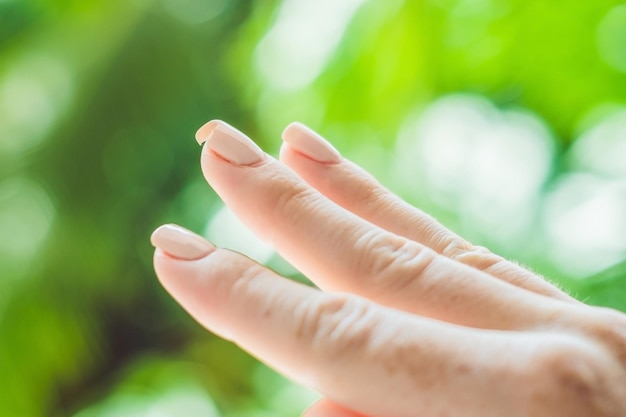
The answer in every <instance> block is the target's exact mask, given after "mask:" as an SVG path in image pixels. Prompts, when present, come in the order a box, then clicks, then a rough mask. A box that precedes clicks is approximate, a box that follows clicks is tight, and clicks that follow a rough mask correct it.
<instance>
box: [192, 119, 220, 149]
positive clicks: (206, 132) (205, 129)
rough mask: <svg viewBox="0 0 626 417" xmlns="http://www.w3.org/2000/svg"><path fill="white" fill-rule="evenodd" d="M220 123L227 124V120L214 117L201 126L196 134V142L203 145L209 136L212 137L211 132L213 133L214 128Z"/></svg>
mask: <svg viewBox="0 0 626 417" xmlns="http://www.w3.org/2000/svg"><path fill="white" fill-rule="evenodd" d="M219 124H226V122H224V121H222V120H218V119H213V120H209V121H208V122H206V123H205V124H203V125H202V126H200V128H199V129H198V130H197V131H196V134H195V138H196V142H198V144H199V145H203V144H204V142H206V141H207V140H209V138H210V137H211V133H213V130H215V128H216V127H217V126H218V125H219Z"/></svg>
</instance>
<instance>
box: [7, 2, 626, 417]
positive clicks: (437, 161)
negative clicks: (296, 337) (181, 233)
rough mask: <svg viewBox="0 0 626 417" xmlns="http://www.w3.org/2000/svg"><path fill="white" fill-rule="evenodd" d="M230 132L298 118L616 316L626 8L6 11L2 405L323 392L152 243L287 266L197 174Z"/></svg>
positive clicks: (38, 408)
mask: <svg viewBox="0 0 626 417" xmlns="http://www.w3.org/2000/svg"><path fill="white" fill-rule="evenodd" d="M212 118H222V119H225V120H227V121H229V122H231V123H232V124H234V125H236V126H238V127H240V128H241V129H242V130H244V131H245V132H247V133H248V134H249V135H250V136H251V137H253V138H255V139H256V140H257V141H258V142H259V144H260V145H261V146H263V147H264V149H266V150H267V151H268V152H270V153H275V152H276V151H277V149H278V147H279V144H280V138H279V137H280V136H279V135H280V132H281V130H282V128H283V127H284V126H285V125H286V124H287V123H288V122H290V121H293V120H300V121H302V122H305V123H307V124H309V125H310V126H312V127H313V128H315V129H317V130H319V131H320V132H321V133H322V134H324V135H325V136H326V137H327V138H329V139H330V140H331V141H332V142H333V143H334V144H335V145H336V146H337V147H338V148H339V149H340V150H341V151H342V152H343V154H344V155H346V156H347V157H349V158H351V159H353V160H354V161H356V162H358V163H359V164H361V165H363V166H364V167H366V168H367V169H369V170H370V171H371V172H373V173H374V174H375V175H377V176H378V177H379V178H380V180H381V181H382V182H383V183H385V184H386V185H387V186H389V187H390V188H391V189H393V190H394V191H396V192H397V193H399V194H400V195H402V196H403V197H405V198H406V199H407V200H409V201H410V202H412V203H413V204H415V205H417V206H419V207H421V208H423V209H425V210H427V211H428V212H430V213H432V214H434V215H435V216H436V217H438V218H439V219H441V221H442V222H443V223H445V224H446V225H448V226H450V227H451V228H453V229H454V230H456V231H457V232H459V233H461V234H463V235H464V236H466V237H467V238H469V239H471V240H473V241H474V242H475V243H479V244H482V245H486V246H489V247H491V248H492V249H493V250H494V251H497V252H500V253H501V254H503V255H506V256H508V257H511V258H513V259H516V260H518V261H519V262H522V263H524V264H526V265H529V266H530V267H532V268H533V269H535V270H537V271H539V272H541V273H543V274H545V275H546V276H548V277H550V278H551V279H553V280H555V281H556V282H559V283H560V284H561V285H562V286H564V287H565V288H568V289H569V290H570V291H571V292H572V293H573V294H574V295H576V296H577V297H579V298H581V299H585V300H587V301H588V302H590V303H593V304H600V305H607V306H611V307H614V308H618V309H622V310H626V4H624V3H623V2H621V1H614V0H593V1H592V0H587V1H579V2H559V1H552V2H551V1H546V0H415V1H409V0H406V1H402V0H283V1H279V0H275V1H260V0H259V1H244V0H101V1H79V0H55V1H44V0H0V237H1V239H0V380H1V381H2V388H1V389H0V416H3V417H5V416H6V417H14V416H15V417H39V416H53V417H56V416H71V417H114V416H148V417H170V416H171V417H175V416H176V417H178V416H199V417H203V416H207V417H217V416H238V417H265V416H268V417H269V416H272V417H282V416H284V417H290V416H297V415H298V414H299V412H300V411H301V409H302V408H303V407H305V406H306V405H307V404H308V403H310V402H311V401H312V400H313V399H314V398H316V395H315V394H314V393H311V392H308V391H306V390H304V389H302V388H298V387H296V386H293V385H291V384H290V383H288V382H287V381H285V380H284V379H282V378H281V377H279V376H277V375H276V374H274V373H273V372H272V371H270V370H269V369H267V368H266V367H264V366H262V365H260V364H258V363H257V362H256V361H255V360H253V359H252V358H251V357H249V356H248V355H247V354H245V353H243V352H241V351H240V350H238V349H237V348H236V347H234V346H233V345H231V344H229V343H226V342H223V341H221V340H219V339H217V338H216V337H214V336H212V335H210V334H208V333H206V332H205V331H203V330H202V329H201V328H200V327H199V326H198V325H197V324H196V323H195V322H193V321H192V320H191V319H190V318H189V317H187V315H186V314H185V313H184V312H183V311H182V310H181V309H180V308H179V307H178V306H177V305H175V303H174V302H173V301H172V300H171V299H170V298H169V297H168V296H167V295H166V294H165V292H164V291H163V290H162V288H161V287H160V286H159V284H158V282H157V280H156V279H155V276H154V273H153V271H152V267H151V256H152V248H151V247H150V245H149V241H148V237H149V235H150V233H151V231H152V230H153V229H154V228H155V227H156V226H157V225H159V224H161V223H164V222H176V223H180V224H182V225H185V226H187V227H189V228H191V229H193V230H196V231H199V232H201V233H205V234H206V235H207V236H208V237H209V238H211V239H213V240H214V241H215V242H217V243H218V244H221V245H224V246H228V247H232V248H235V249H238V250H241V251H244V252H246V253H248V254H250V255H251V256H252V257H254V258H255V259H258V260H259V261H261V262H264V263H266V264H268V265H270V266H272V267H273V268H275V269H276V270H278V271H280V272H281V273H283V274H285V275H288V276H292V277H294V278H298V274H297V272H296V271H294V270H293V269H292V268H291V267H290V266H289V265H288V264H286V263H285V262H284V261H282V260H281V259H280V258H279V257H278V256H277V255H276V254H275V253H273V252H272V250H271V249H270V248H268V247H266V246H264V245H262V244H260V243H258V242H257V241H256V240H255V239H254V237H253V236H250V235H249V233H247V232H246V231H245V230H242V228H241V225H239V223H238V222H237V221H236V220H235V219H234V218H233V216H232V215H231V213H230V212H229V211H227V210H225V209H224V208H223V205H222V203H221V202H220V201H219V200H218V199H217V198H216V196H215V193H214V192H213V191H212V190H211V189H210V188H209V187H208V186H207V185H206V183H205V182H204V180H203V179H202V176H201V173H200V169H199V165H198V159H199V155H200V149H199V147H198V146H197V145H196V143H195V141H194V139H193V133H194V132H195V130H196V128H197V127H199V126H200V125H201V124H202V123H204V122H205V121H207V120H209V119H212Z"/></svg>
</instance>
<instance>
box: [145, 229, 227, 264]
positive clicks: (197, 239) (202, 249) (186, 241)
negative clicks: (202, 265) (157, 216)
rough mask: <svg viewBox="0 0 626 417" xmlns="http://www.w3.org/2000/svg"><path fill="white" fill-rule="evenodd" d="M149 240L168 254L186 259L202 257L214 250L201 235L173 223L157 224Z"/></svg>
mask: <svg viewBox="0 0 626 417" xmlns="http://www.w3.org/2000/svg"><path fill="white" fill-rule="evenodd" d="M150 242H152V245H153V246H156V247H157V248H159V249H161V250H162V251H164V252H166V253H168V254H169V255H171V256H173V257H175V258H179V259H184V260H187V261H193V260H195V259H200V258H204V257H205V256H207V255H208V254H209V253H211V252H213V251H214V250H215V246H213V245H212V244H211V243H209V242H207V241H206V240H205V239H204V238H203V237H201V236H198V235H197V234H195V233H193V232H191V231H189V230H187V229H185V228H183V227H180V226H177V225H175V224H164V225H163V226H159V227H158V228H157V229H156V230H155V231H154V232H153V233H152V236H150Z"/></svg>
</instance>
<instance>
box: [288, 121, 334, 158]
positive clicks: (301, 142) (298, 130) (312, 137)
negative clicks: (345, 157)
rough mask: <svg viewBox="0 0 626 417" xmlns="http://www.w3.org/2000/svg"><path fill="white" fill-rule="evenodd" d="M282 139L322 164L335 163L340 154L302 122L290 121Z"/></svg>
mask: <svg viewBox="0 0 626 417" xmlns="http://www.w3.org/2000/svg"><path fill="white" fill-rule="evenodd" d="M283 140H284V141H285V142H287V144H289V146H291V147H292V148H294V149H295V150H296V151H298V152H300V153H301V154H303V155H304V156H306V157H308V158H310V159H312V160H314V161H317V162H321V163H323V164H336V163H338V162H339V161H341V154H340V153H339V151H337V149H335V147H334V146H333V145H331V144H330V143H329V142H328V141H327V140H326V139H324V138H323V137H321V136H320V135H318V134H317V133H316V132H314V131H313V130H311V129H310V128H308V127H307V126H305V125H303V124H302V123H297V122H294V123H291V124H290V125H289V126H287V128H286V129H285V130H284V131H283Z"/></svg>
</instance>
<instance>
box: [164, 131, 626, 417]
mask: <svg viewBox="0 0 626 417" xmlns="http://www.w3.org/2000/svg"><path fill="white" fill-rule="evenodd" d="M196 138H197V139H198V141H199V142H200V143H204V148H203V152H202V162H201V163H202V170H203V172H204V175H205V177H206V179H207V181H208V182H209V183H210V184H211V186H212V187H213V188H214V189H215V190H216V191H217V193H218V194H219V195H220V196H221V198H222V199H223V200H224V202H225V203H226V204H227V205H228V206H229V207H230V208H231V209H232V210H233V211H234V212H235V214H236V215H237V216H239V218H240V219H241V220H242V221H243V222H244V223H246V224H247V225H248V226H249V227H250V228H251V229H252V230H253V231H254V232H256V233H257V234H258V235H259V236H260V237H261V238H263V239H265V240H266V241H268V242H270V243H271V244H273V245H274V246H275V248H276V249H277V250H278V252H279V253H280V254H281V255H282V256H284V257H285V258H286V259H287V260H288V261H290V262H291V263H292V264H293V265H294V266H295V267H297V268H298V269H299V270H300V271H301V272H302V273H304V274H305V275H306V276H307V277H309V278H310V279H311V280H312V281H313V282H314V283H315V284H316V285H317V286H318V287H319V288H320V290H318V289H314V288H311V287H307V286H304V285H301V284H298V283H295V282H292V281H289V280H287V279H285V278H282V277H280V276H278V275H277V274H275V273H274V272H272V271H270V270H268V269H267V268H264V267H263V266H261V265H259V264H257V263H255V262H253V261H252V260H250V259H248V258H246V257H245V256H243V255H241V254H238V253H234V252H232V251H228V250H224V249H219V248H215V247H214V246H213V245H211V244H210V243H209V242H207V241H205V240H204V239H202V238H201V237H199V236H197V235H194V234H192V233H191V232H189V231H186V230H185V229H182V228H180V227H178V226H173V225H166V226H162V227H160V228H159V229H157V230H156V231H155V233H154V234H153V236H152V242H153V244H154V245H155V246H156V247H157V249H156V252H155V257H154V266H155V269H156V272H157V275H158V276H159V279H160V280H161V282H162V283H163V285H164V286H165V288H166V289H167V290H168V291H169V292H170V293H171V294H172V296H173V297H174V298H175V299H176V300H178V302H179V303H180V304H181V305H182V306H183V307H184V308H185V309H186V310H187V311H188V312H189V313H190V314H191V315H192V316H193V317H194V318H195V319H196V320H198V321H199V322H200V323H201V324H202V325H203V326H205V327H206V328H207V329H209V330H211V331H213V332H215V333H216V334H218V335H220V336H222V337H224V338H226V339H229V340H232V341H233V342H235V343H237V344H238V345H239V346H241V347H242V348H243V349H245V350H247V351H249V352H250V353H252V354H253V355H255V356H257V357H258V358H259V359H261V360H262V361H264V362H266V363H267V364H269V365H270V366H272V367H274V368H275V369H277V370H278V371H280V372H282V373H283V374H285V375H286V376H288V377H290V378H292V379H293V380H294V381H297V382H299V383H301V384H304V385H306V386H309V387H311V388H313V389H315V390H317V391H319V392H320V393H322V394H323V395H324V396H325V397H326V399H324V400H322V401H321V402H319V403H317V404H316V405H314V406H313V407H312V408H310V409H309V410H307V412H306V415H307V417H317V416H320V417H321V416H327V417H329V416H346V417H348V416H357V415H368V416H372V417H416V416H424V417H435V416H449V417H461V416H463V417H467V416H480V417H489V416H493V417H496V416H497V417H502V416H507V417H516V416H520V417H521V416H525V417H530V416H532V417H542V416H545V417H548V416H550V417H559V416H563V417H577V416H581V417H582V416H594V417H609V416H610V417H618V416H624V415H626V316H625V315H623V314H621V313H619V312H617V311H614V310H609V309H603V308H597V307H590V306H587V305H584V304H582V303H580V302H578V301H576V300H574V299H572V298H570V297H569V296H568V295H566V294H565V293H563V292H561V291H560V290H559V289H557V288H556V287H554V286H552V285H551V284H549V283H548V282H546V281H544V280H543V279H542V278H541V277H538V276H536V275H534V274H533V273H531V272H529V271H527V270H525V269H523V268H521V267H520V266H518V265H516V264H514V263H512V262H509V261H507V260H505V259H502V258H500V257H498V256H496V255H494V254H492V253H490V252H489V251H488V250H486V249H484V248H479V247H476V246H473V245H471V244H470V243H468V242H466V241H465V240H463V239H461V238H460V237H459V236H457V235H455V234H454V233H452V232H451V231H449V230H447V229H446V228H444V227H443V226H442V225H440V224H439V223H437V222H436V221H435V220H434V219H433V218H431V217H429V216H428V215H426V214H424V213H423V212H421V211H419V210H417V209H415V208H413V207H411V206H409V205H408V204H407V203H405V202H403V201H402V200H400V199H399V198H398V197H396V196H395V195H393V194H392V193H391V192H389V191H388V190H386V189H385V188H383V187H382V186H381V185H380V184H378V182H377V181H376V180H375V179H374V178H372V177H371V176H370V175H369V174H367V173H366V172H364V171H363V170H362V169H360V168H359V167H357V166H355V165H354V164H352V163H351V162H349V161H347V160H346V159H344V158H342V157H341V156H340V154H339V153H338V152H337V151H336V150H335V149H334V148H333V147H332V146H331V145H330V144H329V143H328V142H326V141H325V140H324V139H322V138H321V137H320V136H319V135H317V134H316V133H314V132H312V131H311V130H309V129H308V128H306V127H304V126H303V125H300V124H292V125H290V126H289V127H288V128H287V129H286V130H285V132H284V134H283V138H284V142H285V143H284V144H283V147H282V149H281V153H280V160H275V159H273V158H272V157H270V156H268V155H266V154H264V153H263V151H262V150H261V149H260V148H259V147H258V146H257V145H255V144H254V143H253V142H252V141H251V140H250V139H249V138H247V137H246V136H245V135H244V134H242V133H241V132H239V131H237V130H236V129H234V128H233V127H231V126H229V125H227V124H226V123H224V122H220V121H212V122H209V123H207V124H206V125H204V126H203V127H202V128H201V129H200V130H199V131H198V133H197V135H196Z"/></svg>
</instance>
